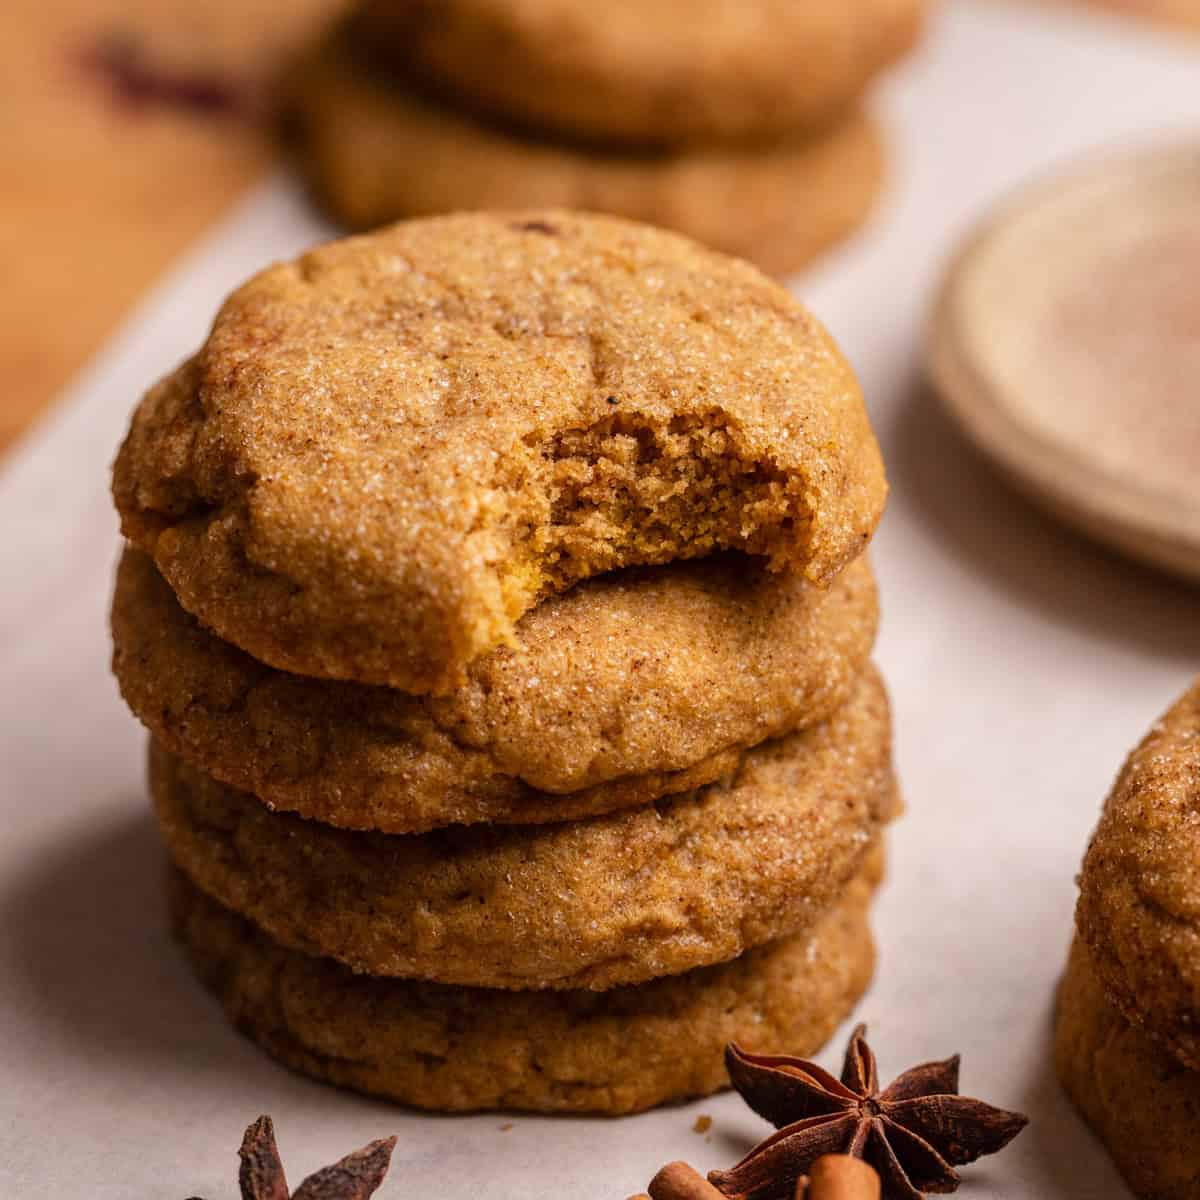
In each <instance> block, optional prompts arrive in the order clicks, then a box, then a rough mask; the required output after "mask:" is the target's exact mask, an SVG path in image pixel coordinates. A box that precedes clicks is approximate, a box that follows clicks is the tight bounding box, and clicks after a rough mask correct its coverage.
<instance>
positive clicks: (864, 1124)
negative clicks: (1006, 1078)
mask: <svg viewBox="0 0 1200 1200" xmlns="http://www.w3.org/2000/svg"><path fill="white" fill-rule="evenodd" d="M866 1033H867V1030H866V1026H865V1025H860V1026H859V1027H858V1028H857V1029H856V1030H855V1031H854V1033H853V1035H852V1036H851V1038H850V1044H849V1046H848V1047H847V1048H846V1062H845V1065H844V1066H843V1068H842V1077H841V1079H840V1080H839V1079H836V1078H835V1077H834V1076H832V1075H830V1074H829V1072H828V1071H825V1070H823V1069H822V1068H821V1067H819V1066H817V1064H816V1063H812V1062H808V1061H807V1060H805V1059H801V1058H791V1057H788V1056H786V1055H765V1054H749V1053H747V1052H746V1051H744V1050H742V1049H740V1048H739V1047H738V1046H736V1045H733V1044H730V1045H729V1046H728V1047H727V1048H726V1050H725V1065H726V1067H727V1068H728V1070H729V1078H730V1079H731V1080H732V1082H733V1086H734V1087H735V1088H736V1089H737V1091H738V1092H739V1093H740V1094H741V1097H742V1099H743V1100H745V1101H746V1103H747V1104H748V1105H749V1106H750V1107H751V1108H752V1109H753V1110H754V1111H755V1112H756V1113H758V1114H759V1116H761V1117H765V1118H766V1119H767V1120H768V1121H770V1122H771V1124H772V1125H774V1126H775V1127H776V1130H777V1132H776V1133H773V1134H772V1135H771V1136H770V1137H768V1138H766V1139H765V1140H764V1141H762V1142H760V1143H759V1144H758V1145H757V1146H755V1147H754V1149H753V1150H751V1151H750V1153H749V1154H747V1155H746V1157H745V1158H743V1159H742V1161H741V1162H739V1163H738V1164H737V1165H736V1166H734V1167H731V1168H730V1169H729V1170H728V1171H712V1172H711V1173H710V1174H709V1176H708V1178H709V1181H710V1182H711V1183H713V1184H714V1185H715V1186H716V1187H717V1188H718V1189H719V1190H720V1191H721V1192H723V1193H724V1194H725V1195H726V1196H728V1197H730V1200H791V1197H792V1195H793V1193H794V1190H795V1187H796V1180H797V1179H799V1178H800V1176H802V1175H804V1174H805V1173H806V1172H807V1171H808V1169H809V1168H810V1167H811V1166H812V1164H813V1163H814V1162H815V1161H816V1160H817V1159H818V1158H820V1157H821V1156H822V1155H825V1154H850V1155H852V1156H854V1157H855V1158H861V1159H863V1160H865V1161H866V1162H867V1163H869V1164H870V1165H871V1166H873V1167H874V1168H875V1170H876V1171H877V1172H878V1173H879V1176H880V1179H881V1180H882V1184H883V1200H921V1197H922V1195H923V1194H924V1193H925V1192H939V1193H940V1192H953V1191H954V1190H955V1189H956V1188H957V1187H958V1185H959V1182H960V1180H959V1176H958V1172H957V1171H955V1170H954V1168H955V1167H956V1166H962V1165H963V1164H964V1163H969V1162H974V1161H975V1159H977V1158H979V1157H980V1156H981V1155H984V1154H994V1153H995V1152H996V1151H997V1150H1000V1149H1002V1148H1003V1147H1004V1146H1006V1145H1007V1144H1008V1143H1009V1142H1010V1141H1012V1139H1013V1138H1014V1137H1016V1136H1017V1134H1018V1133H1020V1132H1021V1130H1022V1129H1023V1128H1024V1127H1025V1125H1026V1124H1027V1123H1028V1119H1027V1118H1026V1117H1025V1116H1023V1115H1022V1114H1021V1113H1015V1112H1007V1111H1005V1110H1004V1109H1002V1108H993V1107H992V1106H991V1105H990V1104H984V1103H983V1101H981V1100H971V1099H969V1098H968V1097H966V1096H960V1095H959V1094H958V1064H959V1060H958V1056H957V1055H956V1056H955V1057H953V1058H948V1059H946V1060H945V1061H944V1062H932V1063H925V1064H924V1065H922V1066H919V1067H913V1068H912V1069H911V1070H909V1071H905V1072H904V1074H903V1075H900V1076H899V1077H898V1078H897V1079H896V1080H895V1081H894V1082H893V1083H892V1084H891V1085H890V1086H889V1087H887V1088H885V1089H884V1090H883V1091H880V1088H879V1075H878V1071H877V1069H876V1065H875V1055H874V1054H873V1053H872V1052H871V1048H870V1047H869V1046H868V1045H867V1042H866Z"/></svg>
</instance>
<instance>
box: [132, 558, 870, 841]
mask: <svg viewBox="0 0 1200 1200" xmlns="http://www.w3.org/2000/svg"><path fill="white" fill-rule="evenodd" d="M877 623H878V605H877V597H876V592H875V584H874V580H873V578H872V576H871V569H870V567H869V566H868V565H867V561H866V559H865V558H862V559H859V560H858V561H856V562H854V563H852V564H851V565H850V566H849V567H848V568H847V569H846V570H845V571H844V572H843V573H842V574H841V575H840V576H838V578H837V579H836V580H835V581H834V583H833V585H832V586H831V587H830V588H829V589H828V590H822V589H820V588H817V587H816V586H815V585H813V584H811V583H808V582H806V581H805V580H803V579H802V578H800V577H799V576H797V575H795V574H793V573H790V572H787V573H782V574H772V573H771V572H769V571H767V570H766V568H765V567H763V566H762V565H761V564H754V563H751V562H749V561H748V560H746V559H744V558H741V557H739V556H723V557H716V558H709V559H701V560H698V561H693V562H688V563H675V564H672V565H671V566H669V567H650V568H641V569H636V568H635V569H633V570H631V571H628V572H621V573H617V574H614V575H606V576H602V577H601V578H599V579H595V580H591V581H589V582H587V583H583V584H580V586H579V587H577V588H573V589H572V590H571V591H569V592H567V593H565V594H564V595H562V596H557V597H552V598H550V599H549V600H547V601H545V602H544V603H542V604H540V605H538V607H537V608H535V609H534V610H533V611H532V612H530V613H527V614H526V615H525V616H524V617H523V618H522V619H521V621H520V623H519V624H518V626H517V643H516V646H515V647H513V648H512V649H507V648H505V649H500V650H495V651H493V652H492V653H490V654H488V655H486V656H484V657H482V658H479V659H477V660H476V661H475V662H474V663H472V664H471V666H470V667H469V668H468V672H467V676H468V681H467V685H466V686H465V687H464V688H462V689H461V690H460V691H458V692H455V693H454V694H452V695H451V696H448V697H446V698H444V699H437V698H430V697H417V696H409V695H407V694H406V693H403V692H398V691H395V690H394V689H391V688H381V687H372V686H370V685H367V684H355V683H339V682H334V681H330V680H316V679H306V678H304V677H303V676H299V675H288V674H285V673H284V672H282V671H276V670H275V669H274V668H272V667H267V666H263V665H262V664H261V663H259V662H257V661H256V660H255V659H252V658H251V657H250V656H249V655H247V654H245V653H244V652H243V651H241V650H238V649H237V648H236V647H234V646H231V645H229V643H227V642H222V641H221V640H220V639H219V638H217V637H215V636H214V635H213V634H212V633H210V632H208V631H207V630H206V629H205V628H204V627H203V626H202V625H201V624H200V623H199V622H198V621H196V619H195V618H194V617H191V616H189V615H188V614H187V613H186V612H184V610H183V609H182V608H180V606H179V604H178V603H177V602H176V600H175V598H174V595H173V594H172V592H171V589H170V588H169V587H168V586H167V585H166V583H165V582H164V581H163V579H162V577H161V576H160V575H159V574H158V572H157V571H156V570H155V567H154V564H153V563H152V562H151V561H150V560H149V558H148V557H147V556H146V555H145V554H143V553H141V552H140V551H138V550H134V549H129V550H127V551H126V553H125V556H124V558H123V559H122V561H121V565H120V568H119V570H118V572H117V587H116V595H115V598H114V601H113V613H112V626H113V642H114V647H115V650H114V656H113V666H114V670H115V671H116V674H117V679H118V680H119V682H120V684H121V692H122V694H123V695H124V697H125V699H126V700H127V701H128V703H129V706H130V707H131V708H132V709H133V711H134V712H135V713H136V714H137V715H138V716H139V717H140V718H141V719H142V720H143V721H144V722H145V724H146V725H147V726H148V727H149V728H150V730H151V732H152V733H153V734H154V735H155V737H156V738H158V740H159V741H160V742H161V743H162V744H163V745H164V746H165V747H166V748H167V749H168V750H170V751H171V752H172V753H174V754H177V755H179V756H180V757H181V758H184V759H186V760H187V761H188V762H189V763H191V764H192V765H193V766H195V767H198V768H200V769H201V770H203V771H206V772H207V773H208V774H210V775H212V776H214V777H216V778H217V779H220V780H221V781H222V782H223V783H227V784H230V785H231V786H233V787H238V788H242V789H243V790H245V791H248V792H253V793H254V794H255V795H256V796H258V798H259V799H260V800H263V801H264V802H266V803H267V804H268V805H270V806H271V807H273V808H280V809H286V810H290V811H294V812H298V813H300V815H302V816H305V817H312V818H315V819H317V820H320V821H324V822H326V823H327V824H331V825H339V826H343V827H345V828H352V829H378V830H381V831H383V832H385V833H414V832H423V831H425V830H428V829H432V828H434V827H436V826H439V825H446V824H451V823H454V822H463V823H473V822H477V821H489V822H501V823H503V822H511V823H528V822H533V823H537V822H542V821H554V820H567V819H570V818H576V817H581V816H590V815H594V814H596V813H602V812H611V811H615V810H616V809H620V808H628V807H631V806H633V805H637V804H645V803H649V802H650V801H652V800H655V799H657V798H658V797H659V796H662V795H666V794H669V793H673V792H680V791H686V790H689V789H691V788H695V787H699V786H700V785H701V784H705V783H709V782H711V781H712V780H714V779H716V778H718V777H719V776H721V775H723V774H726V773H727V772H729V771H731V770H733V769H734V768H735V767H736V765H737V763H738V760H739V758H740V754H741V751H742V750H743V749H745V748H746V747H748V746H751V745H755V744H757V743H758V742H761V741H763V740H764V739H766V738H769V737H774V736H777V735H779V734H782V733H785V732H790V731H791V730H793V729H796V728H800V727H803V726H807V725H811V724H814V723H815V722H817V721H820V720H823V719H824V718H825V717H827V716H828V715H829V714H830V713H831V712H832V711H833V710H834V709H836V708H837V707H838V706H839V705H840V704H842V703H844V701H845V700H846V699H847V697H848V696H849V695H850V693H851V691H852V690H853V688H854V686H855V684H856V682H857V680H858V677H859V675H860V674H861V672H862V669H863V667H864V665H865V663H866V660H867V656H868V654H869V653H870V651H871V645H872V642H873V641H874V638H875V630H876V626H877ZM563 793H568V794H563Z"/></svg>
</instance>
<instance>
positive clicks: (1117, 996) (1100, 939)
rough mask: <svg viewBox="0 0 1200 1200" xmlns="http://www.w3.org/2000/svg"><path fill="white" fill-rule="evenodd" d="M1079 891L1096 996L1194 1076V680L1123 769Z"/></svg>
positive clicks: (1198, 879) (1199, 710)
mask: <svg viewBox="0 0 1200 1200" xmlns="http://www.w3.org/2000/svg"><path fill="white" fill-rule="evenodd" d="M1079 888H1080V893H1079V905H1078V908H1077V910H1076V923H1077V925H1078V928H1079V932H1080V935H1081V936H1082V938H1083V940H1084V941H1085V942H1086V943H1087V947H1088V952H1089V954H1090V956H1091V961H1092V963H1093V966H1094V968H1095V970H1096V973H1097V974H1098V975H1099V977H1100V979H1101V980H1102V982H1103V984H1104V988H1105V991H1106V992H1107V993H1108V994H1109V996H1110V997H1111V999H1112V1000H1113V1002H1114V1003H1115V1004H1116V1005H1117V1007H1118V1008H1120V1009H1121V1011H1122V1012H1123V1013H1124V1014H1125V1016H1126V1018H1127V1019H1129V1020H1131V1021H1132V1022H1134V1023H1135V1024H1137V1025H1140V1026H1144V1027H1145V1028H1146V1030H1147V1032H1148V1033H1149V1034H1150V1035H1151V1036H1152V1037H1155V1038H1157V1039H1159V1040H1160V1041H1161V1042H1163V1044H1164V1045H1166V1046H1167V1047H1168V1048H1169V1049H1170V1051H1171V1052H1172V1053H1173V1054H1174V1055H1176V1056H1177V1057H1178V1058H1180V1059H1181V1060H1182V1061H1183V1062H1185V1063H1186V1064H1187V1065H1188V1066H1190V1067H1191V1068H1192V1069H1193V1070H1200V680H1198V681H1197V682H1196V683H1195V684H1194V685H1193V686H1192V688H1191V689H1190V690H1189V691H1188V692H1187V693H1186V694H1185V695H1183V696H1182V697H1181V698H1180V699H1179V701H1178V702H1177V703H1176V704H1175V705H1174V706H1173V707H1172V708H1171V709H1170V710H1169V711H1168V712H1167V713H1166V714H1165V715H1164V716H1163V717H1162V719H1161V720H1160V721H1159V722H1158V724H1157V725H1155V727H1154V728H1153V729H1152V730H1151V731H1150V733H1149V734H1148V735H1147V737H1146V738H1145V740H1144V741H1143V742H1142V744H1141V745H1140V746H1139V747H1138V748H1137V749H1136V750H1135V751H1134V752H1133V754H1132V755H1130V757H1129V759H1128V761H1127V762H1126V763H1125V766H1124V767H1123V768H1122V770H1121V773H1120V775H1119V776H1118V778H1117V782H1116V784H1115V785H1114V787H1113V790H1112V793H1111V795H1110V796H1109V798H1108V802H1107V804H1106V805H1105V809H1104V814H1103V816H1102V817H1101V819H1100V825H1099V827H1098V828H1097V830H1096V833H1095V835H1094V836H1093V838H1092V842H1091V845H1090V846H1089V847H1088V852H1087V855H1086V857H1085V858H1084V863H1083V872H1082V874H1081V875H1080V880H1079Z"/></svg>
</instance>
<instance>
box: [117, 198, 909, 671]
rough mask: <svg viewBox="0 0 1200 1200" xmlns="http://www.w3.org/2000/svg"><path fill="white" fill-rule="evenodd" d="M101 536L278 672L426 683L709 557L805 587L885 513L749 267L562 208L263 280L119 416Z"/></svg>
mask: <svg viewBox="0 0 1200 1200" xmlns="http://www.w3.org/2000/svg"><path fill="white" fill-rule="evenodd" d="M113 486H114V496H115V499H116V502H117V507H118V509H119V510H120V512H121V517H122V525H123V528H124V531H125V533H126V535H127V536H128V537H129V538H130V539H131V540H132V541H133V542H135V543H136V544H137V545H139V546H141V547H142V548H143V549H145V550H146V551H147V552H148V553H150V554H151V556H152V557H153V558H154V560H155V562H156V563H157V565H158V567H159V569H160V570H161V571H162V573H163V575H164V576H165V577H166V579H167V581H168V582H169V583H170V585H171V587H172V588H173V589H174V591H175V593H176V595H177V596H178V597H179V599H180V602H181V603H182V604H183V606H184V607H185V608H186V609H187V610H188V611H189V612H192V613H194V614H195V615H196V616H197V617H199V618H200V619H201V620H202V621H204V622H205V624H207V625H209V626H211V627H212V628H213V629H214V630H215V631H216V632H217V633H218V634H219V635H220V636H221V637H223V638H225V639H226V640H227V641H231V642H233V643H234V644H236V645H238V646H240V647H241V648H242V649H244V650H246V651H247V652H248V653H250V654H252V655H254V657H256V658H258V659H260V660H262V661H263V662H267V663H270V664H271V665H272V666H275V667H279V668H280V669H282V670H288V671H295V672H298V673H300V674H307V675H318V676H327V677H336V678H354V679H358V680H360V681H363V682H372V683H385V684H390V685H392V686H395V687H398V688H402V689H404V690H405V691H409V692H446V691H449V690H452V689H454V688H458V687H461V686H463V684H464V683H465V682H466V667H467V664H468V663H470V662H471V661H472V660H474V659H475V658H477V657H478V656H479V655H480V654H482V653H484V652H486V651H488V650H492V649H494V648H495V647H496V646H499V645H502V644H512V643H513V642H514V639H515V623H516V621H517V620H518V619H519V618H520V617H521V616H522V615H524V613H526V612H527V611H529V610H530V609H531V608H533V607H534V606H535V604H537V603H538V602H539V601H540V600H543V599H545V598H546V597H548V596H551V595H554V594H555V593H558V592H562V591H565V590H567V589H568V588H569V587H571V586H572V585H573V584H575V583H578V582H579V581H581V580H583V579H586V578H589V577H591V576H594V575H599V574H601V573H603V572H605V571H609V570H612V569H614V568H617V567H622V566H633V565H639V564H656V563H664V562H668V561H671V560H674V559H680V558H695V557H702V556H704V555H707V554H710V553H712V552H713V551H716V550H721V549H735V550H742V551H746V552H748V553H750V554H755V555H760V556H763V557H765V558H766V559H767V560H768V561H769V563H770V565H771V566H772V568H774V569H780V570H782V569H785V568H786V569H795V570H799V571H803V572H804V573H805V574H807V576H808V577H809V578H810V579H812V580H814V581H816V582H819V583H821V584H827V583H828V582H830V581H831V580H832V579H833V578H834V576H836V575H837V573H838V572H839V571H840V570H842V568H843V567H845V566H846V564H847V563H849V562H850V561H851V560H853V559H854V558H856V557H857V556H858V555H859V554H860V553H861V552H862V549H863V548H864V546H865V545H866V543H867V541H868V540H869V538H870V536H871V533H872V531H873V530H874V528H875V525H876V522H877V521H878V519H879V516H880V513H881V511H882V508H883V503H884V497H885V493H886V484H885V482H884V477H883V467H882V463H881V461H880V456H879V448H878V446H877V445H876V442H875V438H874V436H873V434H872V432H871V428H870V424H869V422H868V420H867V416H866V412H865V410H864V408H863V403H862V397H861V395H860V393H859V389H858V385H857V383H856V381H855V379H854V375H853V373H852V372H851V370H850V368H849V366H848V365H847V363H846V361H845V360H844V359H843V358H842V356H841V354H840V353H839V352H838V350H837V348H836V346H835V345H834V344H833V342H832V340H831V339H830V338H829V336H828V334H826V333H825V331H824V330H823V329H822V328H821V326H820V325H819V324H818V323H817V322H816V320H815V319H814V318H812V317H811V316H810V315H809V314H808V313H807V312H806V311H805V310H804V309H803V308H802V307H801V306H800V305H799V304H797V303H796V301H795V300H793V299H792V297H791V296H790V295H789V294H788V293H787V292H785V291H784V290H783V289H782V288H779V287H777V286H776V285H775V284H773V283H771V282H770V281H769V280H767V279H766V278H765V277H764V276H762V275H761V274H759V273H758V272H757V271H756V270H754V268H752V267H750V266H748V265H747V264H745V263H741V262H738V261H736V260H733V259H729V258H724V257H722V256H721V255H718V254H715V253H713V252H711V251H707V250H704V249H702V248H701V247H699V246H697V245H695V244H694V243H692V242H689V241H687V240H686V239H684V238H680V237H677V236H675V235H673V234H668V233H663V232H661V231H658V230H653V229H649V228H647V227H643V226H639V225H635V224H631V223H629V222H625V221H619V220H616V219H613V218H608V217H595V216H581V215H578V214H570V213H564V212H530V213H524V214H467V215H460V216H453V217H442V218H435V219H430V220H424V221H412V222H408V223H404V224H401V225H397V226H394V227H392V228H391V229H387V230H384V231H382V232H379V233H377V234H374V235H371V236H368V237H361V238H352V239H349V240H347V241H342V242H336V243H333V244H332V245H329V246H325V247H323V248H321V249H318V250H314V251H312V252H311V253H309V254H306V255H304V256H303V257H302V258H300V259H299V260H297V261H296V262H293V263H286V264H281V265H278V266H274V267H271V268H270V269H268V270H266V271H264V272H262V273H261V274H260V275H258V276H256V277H255V278H254V279H252V280H251V281H250V282H249V283H247V284H246V285H245V286H243V287H242V288H240V289H239V290H238V291H237V292H235V293H234V294H233V296H232V297H231V298H230V299H229V300H228V301H226V303H225V305H224V307H223V308H222V309H221V312H220V314H219V315H218V316H217V319H216V323H215V325H214V326H213V329H212V332H211V334H210V335H209V338H208V341H207V343H206V344H205V346H204V348H203V349H202V351H201V352H200V353H199V355H197V357H196V358H194V359H192V360H190V361H189V362H188V363H186V364H184V365H183V366H182V367H181V368H180V369H179V370H178V371H176V372H175V373H174V374H173V375H171V376H170V377H169V378H167V379H166V380H164V381H163V382H162V383H160V384H159V385H158V386H157V387H155V388H154V389H153V390H152V391H151V392H150V393H149V395H148V396H147V397H146V398H145V399H144V400H143V401H142V404H141V405H140V407H139V408H138V410H137V412H136V413H135V415H134V419H133V425H132V429H131V430H130V433H129V436H128V437H127V438H126V441H125V443H124V445H123V446H122V448H121V451H120V454H119V455H118V458H117V462H116V466H115V469H114V480H113Z"/></svg>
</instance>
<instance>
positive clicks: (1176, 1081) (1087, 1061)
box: [1055, 940, 1200, 1200]
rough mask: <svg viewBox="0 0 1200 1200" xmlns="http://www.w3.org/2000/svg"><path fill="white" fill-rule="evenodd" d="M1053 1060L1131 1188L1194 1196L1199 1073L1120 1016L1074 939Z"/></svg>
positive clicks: (1199, 1167) (1157, 1198)
mask: <svg viewBox="0 0 1200 1200" xmlns="http://www.w3.org/2000/svg"><path fill="white" fill-rule="evenodd" d="M1055 1061H1056V1066H1057V1069H1058V1075H1059V1078H1060V1079H1061V1080H1062V1083H1063V1086H1064V1087H1065V1088H1066V1090H1067V1092H1068V1094H1069V1095H1070V1097H1071V1099H1072V1100H1073V1101H1074V1102H1075V1104H1076V1106H1077V1107H1078V1108H1079V1111H1080V1112H1081V1113H1082V1114H1083V1115H1084V1117H1086V1119H1087V1121H1088V1123H1089V1124H1090V1125H1091V1126H1092V1127H1093V1128H1094V1129H1095V1131H1096V1133H1097V1134H1098V1135H1099V1137H1100V1138H1101V1139H1102V1140H1103V1141H1104V1143H1105V1145H1106V1146H1107V1147H1108V1150H1109V1153H1110V1154H1111V1155H1112V1157H1113V1161H1114V1162H1115V1163H1116V1164H1117V1166H1118V1168H1119V1169H1120V1171H1121V1174H1122V1175H1124V1176H1125V1178H1126V1180H1127V1181H1128V1183H1129V1186H1130V1187H1131V1188H1132V1189H1133V1190H1134V1191H1135V1192H1137V1193H1138V1195H1140V1196H1145V1197H1149V1198H1151V1200H1197V1197H1200V1152H1198V1150H1197V1147H1198V1146H1200V1073H1198V1072H1196V1071H1193V1070H1188V1069H1187V1068H1186V1067H1185V1066H1184V1065H1183V1064H1182V1063H1180V1062H1178V1061H1177V1060H1176V1059H1175V1058H1173V1057H1172V1056H1171V1055H1170V1054H1169V1053H1168V1052H1167V1051H1166V1050H1164V1049H1163V1047H1162V1046H1161V1045H1160V1044H1159V1043H1158V1042H1157V1041H1155V1040H1154V1039H1152V1038H1150V1037H1149V1036H1148V1035H1147V1034H1146V1032H1145V1031H1144V1030H1142V1029H1139V1028H1138V1027H1137V1026H1136V1025H1131V1024H1130V1023H1129V1021H1127V1020H1126V1019H1125V1017H1124V1016H1122V1015H1121V1013H1120V1011H1119V1010H1118V1009H1117V1008H1116V1007H1115V1006H1114V1005H1113V1004H1112V1003H1111V1002H1110V1001H1109V1000H1108V998H1107V997H1106V995H1105V988H1104V987H1103V986H1102V985H1101V983H1100V981H1099V979H1097V977H1096V974H1095V972H1094V971H1093V969H1092V964H1091V960H1090V956H1089V954H1088V951H1087V948H1086V947H1085V946H1084V944H1083V943H1082V942H1081V941H1078V940H1077V941H1076V943H1075V945H1074V946H1073V947H1072V950H1071V958H1070V962H1069V964H1068V966H1067V973H1066V975H1065V977H1064V978H1063V981H1062V986H1061V987H1060V989H1059V995H1058V1020H1057V1029H1056V1033H1055Z"/></svg>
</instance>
